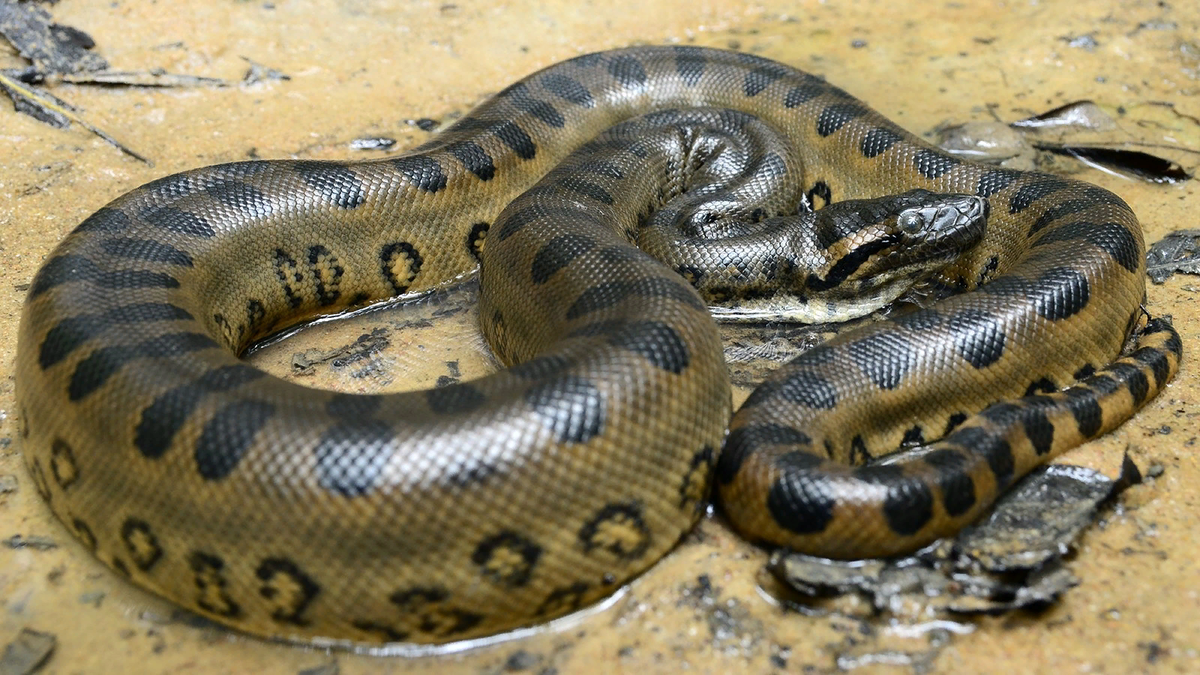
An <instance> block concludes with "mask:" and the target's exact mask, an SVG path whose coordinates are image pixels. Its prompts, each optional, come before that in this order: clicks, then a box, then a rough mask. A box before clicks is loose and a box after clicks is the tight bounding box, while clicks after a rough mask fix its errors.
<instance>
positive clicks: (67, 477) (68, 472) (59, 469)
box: [50, 438, 79, 491]
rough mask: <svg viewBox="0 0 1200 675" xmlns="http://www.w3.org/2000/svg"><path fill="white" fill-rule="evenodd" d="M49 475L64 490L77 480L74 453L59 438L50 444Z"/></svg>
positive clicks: (77, 467) (77, 466)
mask: <svg viewBox="0 0 1200 675" xmlns="http://www.w3.org/2000/svg"><path fill="white" fill-rule="evenodd" d="M50 473H51V474H52V475H53V476H54V482H55V483H57V484H58V487H59V488H61V489H62V490H64V491H65V490H66V489H67V488H69V487H71V486H72V485H74V484H75V481H77V480H79V465H78V464H77V463H76V462H75V451H74V450H72V449H71V446H70V445H68V444H67V442H66V441H64V440H63V439H61V438H56V439H54V442H53V443H51V444H50Z"/></svg>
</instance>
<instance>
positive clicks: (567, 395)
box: [525, 375, 607, 443]
mask: <svg viewBox="0 0 1200 675" xmlns="http://www.w3.org/2000/svg"><path fill="white" fill-rule="evenodd" d="M525 402H526V403H528V404H529V406H530V407H531V408H533V410H534V412H536V413H537V414H538V417H540V418H541V420H542V423H543V424H544V425H545V426H546V428H547V429H549V430H550V431H552V432H553V433H554V435H555V436H557V437H558V438H559V440H560V441H561V442H563V443H586V442H588V441H589V440H591V439H592V438H593V437H595V436H598V435H599V434H600V433H601V432H602V431H603V430H604V422H605V419H606V417H607V404H606V402H605V399H604V394H602V393H601V392H600V390H599V389H597V388H596V385H594V384H592V383H591V382H589V381H587V380H585V379H583V378H580V377H574V376H570V375H564V376H562V377H559V378H556V379H553V380H550V381H547V382H541V383H538V384H535V385H533V386H532V387H530V388H529V389H527V390H526V391H525Z"/></svg>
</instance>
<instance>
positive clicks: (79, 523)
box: [71, 518, 99, 553]
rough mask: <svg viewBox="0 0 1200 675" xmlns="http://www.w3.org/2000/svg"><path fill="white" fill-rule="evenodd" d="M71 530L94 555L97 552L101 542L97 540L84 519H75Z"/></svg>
mask: <svg viewBox="0 0 1200 675" xmlns="http://www.w3.org/2000/svg"><path fill="white" fill-rule="evenodd" d="M71 529H73V530H75V536H76V537H77V538H78V539H79V541H80V542H82V543H83V546H84V548H86V549H87V550H89V551H91V552H92V553H95V552H96V549H97V548H99V542H98V541H97V540H96V533H95V532H93V531H92V528H91V527H90V526H89V525H88V524H87V523H85V522H83V520H82V519H79V518H73V519H71Z"/></svg>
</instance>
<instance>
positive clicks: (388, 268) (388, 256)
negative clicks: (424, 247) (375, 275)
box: [379, 241, 425, 295]
mask: <svg viewBox="0 0 1200 675" xmlns="http://www.w3.org/2000/svg"><path fill="white" fill-rule="evenodd" d="M401 261H403V262H405V263H406V265H405V267H406V269H404V270H403V271H404V276H403V277H401V276H400V274H399V273H398V272H399V270H398V269H397V267H396V263H397V262H401ZM424 264H425V259H424V258H423V257H421V253H420V252H419V251H417V247H415V246H413V245H412V244H410V243H408V242H407V241H397V242H393V243H391V244H387V245H386V246H384V247H383V248H382V249H380V250H379V265H380V271H382V272H383V276H384V278H385V279H387V281H388V285H390V286H391V287H392V292H393V293H395V294H396V295H401V294H403V293H404V292H405V291H407V290H408V287H409V286H411V285H412V282H413V281H415V280H416V278H417V275H418V274H420V273H421V266H422V265H424Z"/></svg>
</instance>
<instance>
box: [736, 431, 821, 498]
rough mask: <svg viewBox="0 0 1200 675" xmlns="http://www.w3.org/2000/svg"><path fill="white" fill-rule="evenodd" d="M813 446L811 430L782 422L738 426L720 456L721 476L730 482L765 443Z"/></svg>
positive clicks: (769, 444)
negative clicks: (806, 431)
mask: <svg viewBox="0 0 1200 675" xmlns="http://www.w3.org/2000/svg"><path fill="white" fill-rule="evenodd" d="M772 445H783V446H809V445H812V438H810V437H809V436H808V434H806V433H804V432H803V431H800V430H799V429H793V428H792V427H788V426H784V425H782V424H756V425H752V426H745V427H738V428H737V429H734V430H733V431H730V432H729V436H727V437H726V438H725V449H724V450H723V451H722V452H721V454H720V456H719V457H718V459H717V480H718V481H719V482H720V483H721V484H722V485H729V484H730V483H732V482H733V479H734V478H736V477H737V475H738V472H740V471H741V470H742V464H743V463H744V462H745V461H746V458H747V457H749V456H750V455H751V454H753V453H754V452H757V451H758V450H759V449H761V448H763V447H765V446H772Z"/></svg>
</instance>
